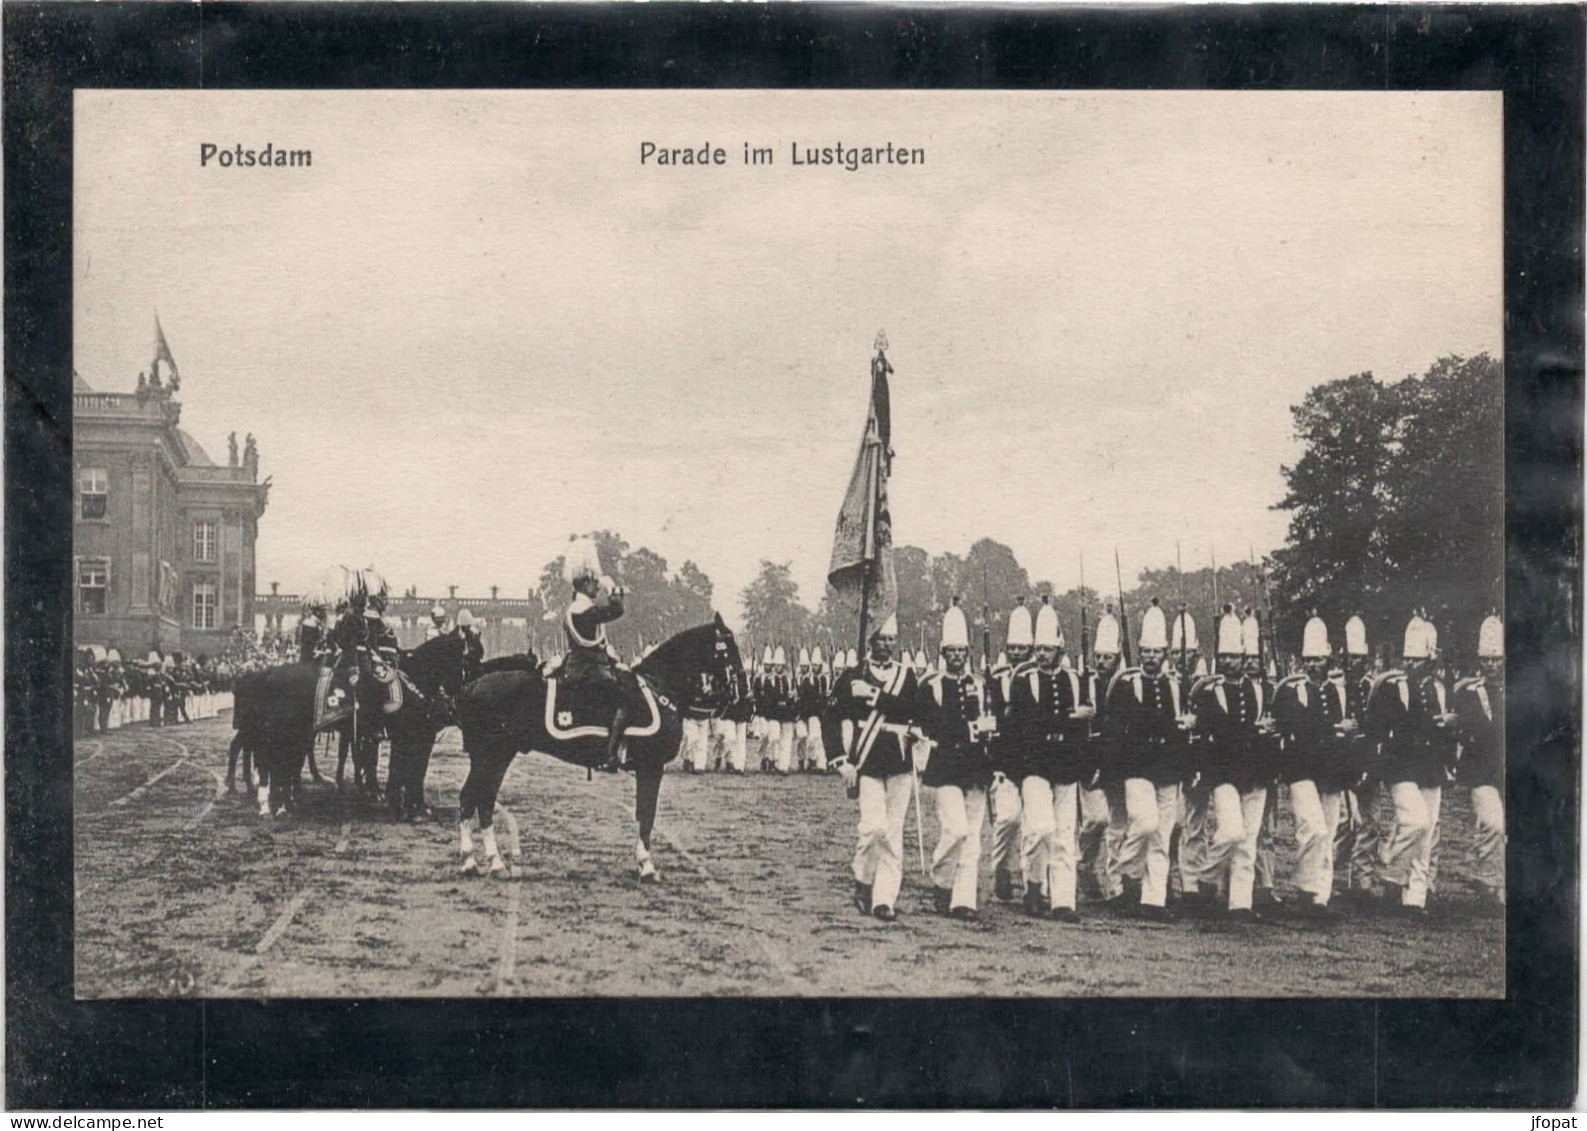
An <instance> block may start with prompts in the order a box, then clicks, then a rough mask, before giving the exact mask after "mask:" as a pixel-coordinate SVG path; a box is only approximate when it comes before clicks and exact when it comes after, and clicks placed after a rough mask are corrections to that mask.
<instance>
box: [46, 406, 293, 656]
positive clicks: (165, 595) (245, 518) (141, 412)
mask: <svg viewBox="0 0 1587 1131" xmlns="http://www.w3.org/2000/svg"><path fill="white" fill-rule="evenodd" d="M181 414H182V406H181V404H180V402H178V401H177V399H176V397H175V395H174V391H173V390H172V388H171V387H170V386H169V385H148V386H145V385H141V383H140V391H139V392H138V393H101V392H96V391H95V390H94V389H93V388H92V387H91V386H90V385H89V384H88V383H87V382H86V381H84V380H83V379H82V378H80V377H75V376H74V378H73V397H72V471H73V476H74V498H73V505H72V555H73V562H72V570H73V577H72V590H71V592H72V618H73V619H72V639H73V641H74V642H75V643H76V644H77V645H78V646H80V647H81V646H86V645H89V644H97V645H101V646H103V647H107V648H115V649H117V650H118V651H120V652H121V654H122V656H123V657H124V658H126V659H132V658H135V657H136V658H139V659H142V658H143V657H145V656H146V655H147V654H148V653H149V651H150V650H156V651H158V652H160V653H161V654H162V655H165V654H167V653H169V652H172V651H181V652H183V653H186V654H188V655H191V656H197V655H202V654H214V653H218V652H220V651H222V650H224V649H225V647H226V644H227V641H228V640H229V639H230V637H231V633H232V628H233V627H234V626H236V625H242V626H244V627H251V626H252V625H253V623H254V589H255V573H254V547H255V543H256V541H257V539H258V526H259V519H260V518H261V517H262V516H263V515H264V512H265V506H266V503H267V499H268V495H269V482H268V481H266V482H264V483H260V482H259V481H258V479H259V461H258V453H257V451H256V450H255V449H254V447H253V445H252V444H251V443H250V444H249V445H248V449H247V451H246V452H245V454H244V455H243V456H242V457H241V458H240V459H236V458H235V457H234V459H233V461H228V463H227V464H226V465H224V466H222V465H218V464H216V463H215V462H214V461H213V460H211V459H210V457H209V455H208V453H206V452H205V451H204V449H203V448H202V447H201V446H200V445H199V444H198V442H197V441H196V440H194V439H193V437H192V436H190V435H188V434H187V433H186V432H184V431H183V430H182V429H181V427H180V426H179V425H180V421H181Z"/></svg>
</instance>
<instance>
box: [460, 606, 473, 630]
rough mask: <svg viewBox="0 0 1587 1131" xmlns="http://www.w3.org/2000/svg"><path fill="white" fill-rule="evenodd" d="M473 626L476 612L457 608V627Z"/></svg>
mask: <svg viewBox="0 0 1587 1131" xmlns="http://www.w3.org/2000/svg"><path fill="white" fill-rule="evenodd" d="M473 626H474V614H473V613H471V612H469V611H468V610H467V609H459V610H457V627H458V628H472V627H473Z"/></svg>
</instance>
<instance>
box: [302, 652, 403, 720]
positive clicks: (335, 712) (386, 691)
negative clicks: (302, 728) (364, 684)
mask: <svg viewBox="0 0 1587 1131" xmlns="http://www.w3.org/2000/svg"><path fill="white" fill-rule="evenodd" d="M388 670H389V669H388ZM391 674H392V678H391V679H389V680H377V681H376V682H377V683H379V684H380V686H381V688H382V695H383V701H382V703H381V705H380V706H381V710H382V711H384V712H385V713H386V714H388V715H390V714H394V713H395V712H397V711H400V710H402V702H403V684H404V683H408V682H409V680H408V678H407V676H405V675H402V673H400V672H396V671H392V673H391ZM399 677H400V678H399ZM352 713H353V689H352V688H351V687H347V686H344V685H338V684H337V683H336V669H335V668H323V667H322V668H321V669H320V676H319V679H318V680H316V681H315V683H314V729H315V730H316V731H321V730H325V729H327V728H329V727H333V726H336V725H337V724H338V723H340V722H342V720H344V719H346V718H348V717H349V716H350V715H352Z"/></svg>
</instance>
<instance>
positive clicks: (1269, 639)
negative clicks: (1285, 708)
mask: <svg viewBox="0 0 1587 1131" xmlns="http://www.w3.org/2000/svg"><path fill="white" fill-rule="evenodd" d="M1251 568H1252V569H1254V570H1256V576H1257V580H1258V581H1260V582H1261V583H1262V619H1261V620H1260V621H1259V622H1258V632H1257V638H1258V640H1259V641H1260V642H1261V645H1262V651H1263V652H1264V653H1265V655H1264V656H1263V657H1262V659H1263V665H1262V666H1263V667H1264V668H1265V669H1266V670H1267V677H1268V678H1269V679H1272V680H1276V679H1278V675H1279V672H1278V640H1277V639H1276V638H1275V637H1274V635H1273V590H1272V588H1271V587H1270V586H1269V585H1268V583H1267V570H1265V569H1263V568H1262V567H1261V566H1259V565H1257V564H1256V547H1254V546H1253V547H1251Z"/></svg>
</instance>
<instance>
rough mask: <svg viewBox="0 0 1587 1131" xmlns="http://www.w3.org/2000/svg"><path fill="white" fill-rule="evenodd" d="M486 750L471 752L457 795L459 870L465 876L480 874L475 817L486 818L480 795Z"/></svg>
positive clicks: (484, 773) (483, 780) (483, 787)
mask: <svg viewBox="0 0 1587 1131" xmlns="http://www.w3.org/2000/svg"><path fill="white" fill-rule="evenodd" d="M486 757H487V755H486V752H485V750H483V749H476V750H474V751H472V752H471V753H470V754H469V759H468V776H467V777H466V778H464V779H463V788H462V789H461V790H459V791H458V795H457V852H458V858H459V861H460V864H459V868H458V870H459V871H460V872H462V874H463V875H465V876H477V875H478V874H479V860H478V859H477V858H476V857H475V855H474V831H473V826H474V822H475V818H476V817H478V818H480V819H481V820H483V819H484V816H485V814H484V810H482V809H481V808H480V797H481V795H483V793H484V792H485V777H486V773H487V770H486Z"/></svg>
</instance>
